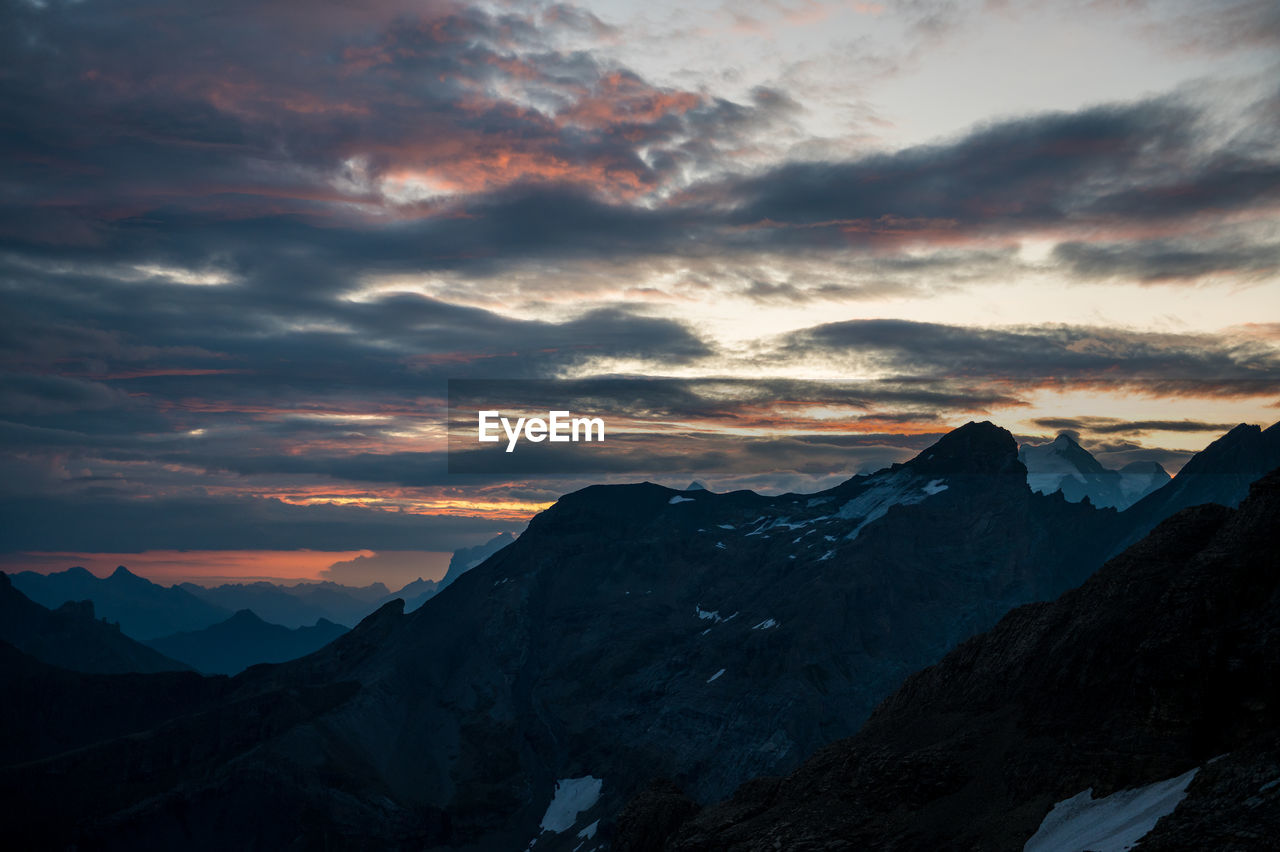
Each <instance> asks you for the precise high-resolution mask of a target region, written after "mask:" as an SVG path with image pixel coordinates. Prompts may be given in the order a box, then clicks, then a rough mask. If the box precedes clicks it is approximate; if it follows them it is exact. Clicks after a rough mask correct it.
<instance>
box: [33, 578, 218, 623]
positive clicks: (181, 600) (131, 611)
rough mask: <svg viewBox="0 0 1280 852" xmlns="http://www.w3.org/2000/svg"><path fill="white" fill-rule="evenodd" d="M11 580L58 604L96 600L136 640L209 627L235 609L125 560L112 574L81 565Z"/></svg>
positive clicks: (36, 596) (39, 598)
mask: <svg viewBox="0 0 1280 852" xmlns="http://www.w3.org/2000/svg"><path fill="white" fill-rule="evenodd" d="M11 579H12V580H13V584H14V585H15V586H17V587H18V588H19V589H21V590H22V592H23V593H24V594H25V595H26V596H27V597H29V598H31V599H32V600H33V601H36V602H37V603H39V604H41V605H43V606H47V607H51V608H52V607H59V606H61V605H62V604H63V603H65V602H67V601H84V600H87V601H92V602H93V605H94V609H95V611H96V612H97V614H98V615H99V616H100V617H102V618H105V619H108V620H109V621H114V622H116V623H117V624H119V625H120V629H121V630H123V631H124V632H125V633H126V634H128V635H129V636H131V637H133V638H134V639H140V640H141V639H155V638H157V637H159V636H167V635H169V634H171V633H176V632H178V631H180V630H191V629H194V628H200V627H207V626H209V625H210V624H215V623H217V622H219V621H223V620H225V619H226V618H227V617H229V616H230V615H231V614H232V613H231V611H230V610H227V609H223V608H222V607H220V606H217V605H216V604H211V603H209V602H207V601H205V600H202V599H200V598H198V597H196V596H195V595H193V594H191V593H190V592H189V591H187V590H186V589H182V588H179V587H177V586H168V587H165V586H160V585H157V584H155V583H153V582H151V581H150V580H147V579H145V578H143V577H139V576H138V575H137V574H134V573H133V572H132V571H130V570H129V569H128V568H126V567H124V566H123V565H121V566H120V567H118V568H116V570H115V571H114V572H112V573H111V575H110V576H108V577H101V578H100V577H97V576H95V575H93V574H91V573H90V572H89V571H87V570H85V569H84V568H81V567H75V568H69V569H67V570H66V571H59V572H56V573H53V574H38V573H36V572H34V571H22V572H20V573H17V574H14V575H13V577H12V578H11Z"/></svg>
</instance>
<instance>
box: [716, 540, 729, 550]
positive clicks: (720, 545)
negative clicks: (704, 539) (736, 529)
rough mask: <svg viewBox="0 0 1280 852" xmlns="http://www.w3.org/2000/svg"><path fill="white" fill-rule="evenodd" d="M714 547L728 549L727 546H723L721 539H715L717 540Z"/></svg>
mask: <svg viewBox="0 0 1280 852" xmlns="http://www.w3.org/2000/svg"><path fill="white" fill-rule="evenodd" d="M716 549H717V550H728V549H729V548H727V547H725V546H724V542H723V541H717V542H716Z"/></svg>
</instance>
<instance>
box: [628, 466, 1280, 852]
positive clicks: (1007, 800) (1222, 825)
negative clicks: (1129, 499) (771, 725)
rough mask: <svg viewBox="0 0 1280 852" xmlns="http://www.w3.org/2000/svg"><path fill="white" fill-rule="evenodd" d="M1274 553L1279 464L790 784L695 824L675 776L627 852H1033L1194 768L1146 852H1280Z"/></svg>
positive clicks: (714, 810)
mask: <svg viewBox="0 0 1280 852" xmlns="http://www.w3.org/2000/svg"><path fill="white" fill-rule="evenodd" d="M1277 554H1280V471H1277V472H1275V473H1272V474H1270V475H1269V476H1267V477H1266V478H1264V479H1263V480H1261V481H1259V482H1258V483H1257V484H1256V485H1255V486H1254V487H1253V491H1252V493H1251V495H1250V496H1249V498H1248V499H1247V500H1246V501H1245V502H1244V503H1243V504H1242V505H1241V506H1240V508H1239V509H1237V510H1234V511H1233V510H1230V509H1227V508H1224V507H1222V506H1217V505H1205V506H1199V507H1195V508H1192V509H1187V510H1184V511H1183V512H1181V513H1179V514H1177V515H1176V516H1174V517H1173V518H1171V519H1169V520H1167V521H1165V522H1164V523H1163V524H1161V525H1160V526H1159V527H1158V528H1157V529H1156V530H1155V531H1154V532H1153V533H1152V534H1151V535H1150V536H1149V537H1148V538H1146V539H1145V540H1143V541H1142V542H1141V543H1139V544H1138V545H1136V546H1134V547H1132V548H1130V549H1129V550H1127V551H1126V552H1125V553H1124V554H1122V555H1121V556H1119V557H1117V558H1115V559H1113V560H1112V561H1111V562H1109V563H1108V564H1107V565H1106V566H1105V567H1104V568H1102V569H1101V570H1100V571H1099V572H1098V574H1097V575H1095V576H1094V577H1092V578H1091V579H1089V580H1088V581H1087V582H1086V583H1085V584H1084V585H1083V586H1081V587H1080V588H1079V589H1076V590H1073V591H1071V592H1068V593H1067V594H1065V595H1063V596H1062V597H1061V598H1060V599H1059V600H1057V601H1055V602H1053V603H1038V604H1031V605H1029V606H1024V607H1021V608H1019V609H1016V610H1014V611H1013V612H1011V613H1010V614H1009V615H1007V616H1006V617H1005V618H1004V619H1002V620H1001V622H1000V623H999V624H998V625H997V626H996V627H995V629H993V630H991V631H990V632H988V633H986V634H983V635H981V636H978V637H976V638H974V639H971V640H969V641H968V642H965V643H964V644H963V645H961V646H960V647H959V648H957V649H956V650H955V651H953V652H952V653H950V654H949V655H948V656H947V657H946V658H945V659H944V660H943V661H942V662H941V663H939V664H938V665H936V666H933V667H931V668H929V669H926V670H924V671H922V672H920V673H919V674H917V675H914V676H913V677H911V678H910V679H908V680H907V682H906V683H905V684H904V685H903V686H902V688H901V689H899V690H898V691H897V692H895V693H894V694H893V695H892V696H891V697H890V698H889V699H887V700H886V701H885V702H884V703H883V704H882V705H881V706H880V707H879V708H878V709H877V711H876V712H875V714H874V715H873V716H872V718H871V719H870V720H869V721H868V723H867V725H866V726H865V728H863V730H862V731H860V732H859V733H858V734H857V735H856V736H855V737H853V738H850V739H847V740H844V741H841V742H838V743H835V744H834V745H831V746H829V747H827V748H824V749H823V750H821V751H820V752H819V753H818V754H816V755H815V756H814V757H813V758H811V759H810V760H808V761H806V762H805V764H804V765H803V766H802V767H801V768H800V769H798V770H797V771H795V772H794V773H792V774H791V775H789V776H787V777H786V778H784V779H776V778H774V779H759V780H756V781H753V782H752V783H750V784H747V785H744V786H743V787H742V788H741V789H740V790H738V792H737V793H736V794H735V795H734V796H733V797H732V798H731V799H730V800H728V801H727V802H725V803H723V804H720V805H716V806H714V807H710V808H706V809H704V810H702V811H701V812H699V813H697V814H696V816H693V817H692V818H691V819H686V820H684V821H683V823H682V822H681V821H680V820H679V819H673V817H672V814H679V813H680V812H681V808H682V800H681V798H680V796H679V794H678V793H676V792H674V791H672V790H671V789H670V788H669V786H668V787H659V788H657V791H656V792H652V793H650V794H649V795H648V796H646V797H642V798H638V799H637V800H636V801H634V802H633V803H632V805H631V806H630V807H629V809H628V810H627V811H626V812H625V813H624V815H623V817H622V819H621V820H620V825H619V828H620V831H619V836H618V837H617V838H616V841H615V843H614V846H613V848H614V849H616V850H623V852H626V851H627V850H630V852H639V850H658V849H665V850H686V852H692V851H693V850H771V849H778V848H782V849H794V850H809V849H814V850H816V849H940V848H947V849H974V850H979V849H981V850H1002V849H1022V848H1023V845H1024V844H1025V843H1026V842H1027V841H1028V840H1029V839H1030V838H1032V836H1033V835H1035V834H1036V833H1037V831H1038V830H1042V823H1044V824H1045V826H1048V823H1046V816H1047V815H1048V814H1049V812H1050V810H1051V808H1052V807H1053V806H1054V804H1055V803H1061V802H1065V801H1067V800H1070V799H1072V798H1073V797H1075V796H1077V795H1079V794H1081V793H1082V792H1083V791H1086V790H1089V791H1091V795H1092V798H1093V799H1098V798H1101V797H1104V796H1108V795H1110V794H1113V793H1116V792H1117V791H1124V790H1129V789H1133V788H1144V789H1147V790H1150V789H1152V788H1151V787H1150V786H1149V785H1153V784H1154V783H1156V782H1163V781H1166V780H1167V779H1172V778H1175V777H1177V776H1180V775H1182V774H1183V773H1188V772H1189V771H1190V770H1198V771H1197V773H1196V774H1195V776H1194V777H1193V778H1192V780H1191V781H1190V784H1189V786H1187V787H1186V798H1185V799H1184V800H1182V801H1181V802H1180V803H1179V802H1177V801H1176V800H1175V801H1174V802H1172V804H1176V810H1174V811H1173V813H1172V814H1170V815H1169V816H1168V817H1166V818H1165V819H1163V820H1161V821H1160V822H1158V823H1156V824H1155V828H1154V831H1152V832H1151V833H1150V835H1149V836H1148V837H1147V839H1146V840H1145V841H1144V842H1143V844H1142V846H1141V848H1142V849H1189V848H1196V849H1239V850H1244V849H1271V848H1274V846H1272V845H1271V844H1272V843H1273V842H1274V838H1275V837H1277V836H1280V762H1278V761H1277V757H1278V753H1277V734H1278V733H1280V560H1278V559H1277ZM663 790H665V794H663V793H662V791H663ZM1083 798H1084V800H1086V801H1088V800H1089V799H1090V796H1089V795H1086V796H1084V797H1083ZM1175 799H1176V797H1175ZM691 810H693V808H691V807H690V806H689V805H688V804H687V803H684V804H683V811H684V812H685V813H688V812H690V811H691ZM1060 812H1061V811H1060ZM1094 827H1095V828H1096V827H1097V826H1094ZM1040 836H1041V837H1044V836H1045V835H1044V834H1041V835H1040ZM1139 836H1140V835H1139ZM1100 845H1102V844H1100ZM1029 848H1032V847H1029ZM1063 848H1066V847H1063ZM1071 848H1075V847H1071ZM1088 848H1098V847H1097V846H1092V845H1091V846H1089V847H1088ZM1116 848H1119V847H1118V846H1117V847H1116Z"/></svg>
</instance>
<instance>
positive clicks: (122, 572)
mask: <svg viewBox="0 0 1280 852" xmlns="http://www.w3.org/2000/svg"><path fill="white" fill-rule="evenodd" d="M107 579H108V580H114V581H115V582H117V583H150V582H151V581H150V580H147V579H146V578H144V577H139V576H138V575H137V574H135V573H133V572H132V571H130V570H129V569H128V568H126V567H124V566H123V565H117V566H116V570H114V571H112V572H111V576H110V577H108V578H107Z"/></svg>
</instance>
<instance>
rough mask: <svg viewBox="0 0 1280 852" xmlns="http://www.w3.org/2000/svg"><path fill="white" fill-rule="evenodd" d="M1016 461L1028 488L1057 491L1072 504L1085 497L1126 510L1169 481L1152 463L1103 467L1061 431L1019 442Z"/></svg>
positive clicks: (1049, 492) (1050, 492) (1161, 470)
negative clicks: (1048, 438) (1039, 440)
mask: <svg viewBox="0 0 1280 852" xmlns="http://www.w3.org/2000/svg"><path fill="white" fill-rule="evenodd" d="M1018 460H1019V461H1021V462H1022V463H1023V464H1024V465H1026V466H1027V484H1028V485H1030V486H1031V490H1032V491H1037V492H1039V493H1041V494H1052V493H1054V492H1055V491H1061V492H1062V496H1063V497H1065V498H1066V499H1067V500H1068V501H1070V502H1072V503H1079V502H1080V501H1081V500H1083V499H1084V498H1085V497H1088V498H1089V501H1090V502H1091V503H1093V505H1095V506H1098V507H1106V506H1111V507H1114V508H1116V509H1126V508H1128V507H1129V506H1131V505H1133V504H1134V503H1136V502H1138V501H1139V500H1141V499H1142V498H1143V497H1145V496H1147V495H1148V494H1150V493H1151V492H1152V491H1155V490H1156V489H1157V488H1159V487H1160V486H1162V485H1164V484H1165V483H1166V482H1168V481H1169V474H1168V473H1167V472H1166V471H1165V469H1164V468H1163V467H1161V466H1160V465H1159V464H1158V463H1156V462H1134V463H1133V464H1129V465H1126V466H1125V467H1123V468H1121V469H1120V470H1111V469H1109V468H1106V467H1103V466H1102V464H1101V463H1100V462H1099V461H1098V460H1097V459H1095V458H1094V457H1093V455H1091V454H1090V453H1089V451H1088V450H1086V449H1085V448H1084V447H1082V446H1080V445H1079V444H1078V443H1076V441H1075V439H1074V438H1072V437H1071V436H1070V435H1068V434H1066V433H1065V432H1064V433H1062V434H1061V435H1059V436H1058V437H1056V438H1054V439H1053V440H1052V441H1050V442H1049V443H1046V444H1023V445H1022V446H1021V447H1019V449H1018Z"/></svg>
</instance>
